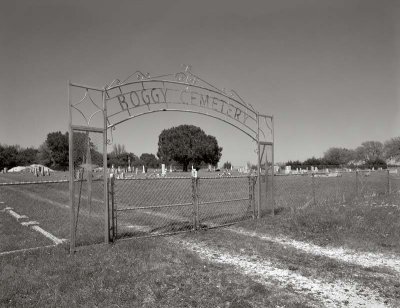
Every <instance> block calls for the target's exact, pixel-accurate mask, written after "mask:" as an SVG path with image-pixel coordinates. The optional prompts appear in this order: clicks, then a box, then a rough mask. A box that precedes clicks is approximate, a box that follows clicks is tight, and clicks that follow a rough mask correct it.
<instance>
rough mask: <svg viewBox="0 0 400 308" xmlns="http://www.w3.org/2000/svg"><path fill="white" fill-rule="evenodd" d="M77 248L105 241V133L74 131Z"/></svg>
mask: <svg viewBox="0 0 400 308" xmlns="http://www.w3.org/2000/svg"><path fill="white" fill-rule="evenodd" d="M72 139H73V167H74V169H73V174H74V188H73V190H74V207H75V218H74V221H73V222H72V224H73V229H74V232H75V246H82V245H88V244H94V243H100V242H102V241H103V239H104V230H105V223H104V216H105V211H106V206H105V204H104V179H103V169H102V168H101V166H102V162H103V148H102V147H103V134H102V133H98V132H83V131H73V138H72Z"/></svg>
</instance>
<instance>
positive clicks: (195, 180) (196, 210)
mask: <svg viewBox="0 0 400 308" xmlns="http://www.w3.org/2000/svg"><path fill="white" fill-rule="evenodd" d="M198 180H199V178H196V177H192V200H193V201H192V202H193V229H194V230H197V229H198V228H199V195H198V185H199V181H198Z"/></svg>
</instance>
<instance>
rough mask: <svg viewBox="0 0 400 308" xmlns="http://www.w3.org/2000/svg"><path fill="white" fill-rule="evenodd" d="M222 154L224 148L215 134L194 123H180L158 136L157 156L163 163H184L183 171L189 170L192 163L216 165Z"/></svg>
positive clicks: (196, 164)
mask: <svg viewBox="0 0 400 308" xmlns="http://www.w3.org/2000/svg"><path fill="white" fill-rule="evenodd" d="M221 155H222V148H221V147H219V146H218V142H217V139H216V138H215V137H214V136H210V135H207V134H206V133H204V131H203V130H202V129H201V128H199V127H197V126H193V125H180V126H177V127H172V128H169V129H164V130H163V131H162V132H161V134H160V136H159V137H158V152H157V156H158V157H159V159H160V160H161V162H163V163H168V162H170V161H172V160H174V161H176V162H178V163H180V164H182V167H183V171H187V170H188V165H189V164H190V163H192V164H193V165H195V166H200V165H201V163H205V164H211V165H216V164H217V163H218V162H219V160H220V158H221Z"/></svg>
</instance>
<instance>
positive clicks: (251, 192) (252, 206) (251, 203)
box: [248, 175, 256, 219]
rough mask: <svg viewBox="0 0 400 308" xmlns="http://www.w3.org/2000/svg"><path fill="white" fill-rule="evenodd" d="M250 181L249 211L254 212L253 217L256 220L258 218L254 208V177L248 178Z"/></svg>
mask: <svg viewBox="0 0 400 308" xmlns="http://www.w3.org/2000/svg"><path fill="white" fill-rule="evenodd" d="M248 179H249V207H248V208H249V210H250V211H252V214H251V217H252V218H253V219H254V218H255V217H256V209H255V207H254V205H253V204H254V195H253V194H254V184H253V183H254V182H253V177H252V175H249V176H248Z"/></svg>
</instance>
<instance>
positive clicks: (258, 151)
mask: <svg viewBox="0 0 400 308" xmlns="http://www.w3.org/2000/svg"><path fill="white" fill-rule="evenodd" d="M260 154H261V153H260V114H259V113H258V112H257V180H258V204H257V218H258V219H259V218H260V217H261V157H260Z"/></svg>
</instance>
